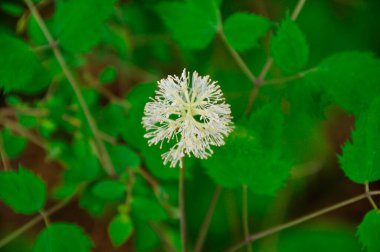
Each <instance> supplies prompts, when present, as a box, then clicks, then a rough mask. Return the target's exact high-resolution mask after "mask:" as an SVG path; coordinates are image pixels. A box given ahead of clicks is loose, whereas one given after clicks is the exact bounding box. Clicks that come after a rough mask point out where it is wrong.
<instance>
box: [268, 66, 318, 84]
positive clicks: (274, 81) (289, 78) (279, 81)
mask: <svg viewBox="0 0 380 252" xmlns="http://www.w3.org/2000/svg"><path fill="white" fill-rule="evenodd" d="M316 71H318V68H311V69H309V70H306V71H302V72H299V73H296V74H294V75H290V76H286V77H283V78H278V79H272V80H267V81H263V82H262V85H263V86H264V85H275V84H282V83H285V82H288V81H292V80H297V79H301V78H303V77H305V76H306V75H307V74H309V73H312V72H316Z"/></svg>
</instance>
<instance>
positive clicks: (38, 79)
mask: <svg viewBox="0 0 380 252" xmlns="http://www.w3.org/2000/svg"><path fill="white" fill-rule="evenodd" d="M0 55H1V57H0V66H1V67H0V89H4V90H5V91H19V92H23V93H25V94H34V93H37V92H40V91H41V90H43V89H44V88H46V87H47V85H49V82H50V77H49V74H47V71H45V69H44V68H43V66H42V64H41V61H40V59H39V58H38V57H37V56H36V55H35V53H34V52H33V51H32V50H31V48H30V47H29V46H28V45H27V44H26V43H24V42H23V41H22V40H19V39H17V38H14V37H12V36H9V35H6V34H0Z"/></svg>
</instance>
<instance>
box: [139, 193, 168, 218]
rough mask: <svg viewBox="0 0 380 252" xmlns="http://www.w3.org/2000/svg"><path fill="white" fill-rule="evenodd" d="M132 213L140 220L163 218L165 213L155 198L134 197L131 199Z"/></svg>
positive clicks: (165, 215)
mask: <svg viewBox="0 0 380 252" xmlns="http://www.w3.org/2000/svg"><path fill="white" fill-rule="evenodd" d="M132 211H133V213H134V214H135V215H136V216H137V217H138V218H140V219H142V220H146V221H148V220H155V221H159V220H164V219H166V218H167V214H166V212H165V211H164V209H163V208H162V206H161V205H160V204H159V203H158V202H157V200H153V199H148V198H142V197H135V198H133V201H132Z"/></svg>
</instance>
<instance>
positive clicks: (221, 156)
mask: <svg viewBox="0 0 380 252" xmlns="http://www.w3.org/2000/svg"><path fill="white" fill-rule="evenodd" d="M283 127H284V123H283V115H282V112H281V110H280V108H279V106H278V104H277V105H275V103H273V104H269V105H267V106H265V107H264V108H262V109H260V110H258V111H256V112H255V113H254V114H253V115H252V116H251V118H250V122H243V123H241V124H237V125H236V128H235V129H234V131H233V132H232V133H231V135H230V136H229V137H228V139H227V141H226V144H225V145H224V146H222V147H221V148H217V149H215V153H214V155H213V156H212V157H211V158H209V159H207V160H204V161H202V163H203V165H204V166H205V167H206V168H207V171H208V173H209V175H210V176H211V178H212V179H213V180H214V181H215V182H216V183H217V184H220V185H222V186H225V187H229V188H232V187H237V186H242V185H247V186H248V188H249V189H250V190H252V191H253V192H254V193H257V194H265V195H273V194H275V193H276V192H277V190H278V189H279V188H281V187H282V186H283V184H284V182H285V180H286V179H287V178H288V176H289V171H290V169H291V167H292V162H291V161H290V159H289V158H288V157H287V156H286V155H285V150H284V147H283V146H284V145H283V143H282V140H283V130H284V128H283Z"/></svg>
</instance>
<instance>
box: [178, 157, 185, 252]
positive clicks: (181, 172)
mask: <svg viewBox="0 0 380 252" xmlns="http://www.w3.org/2000/svg"><path fill="white" fill-rule="evenodd" d="M178 190H179V192H178V202H179V211H180V214H179V220H180V228H181V241H182V251H183V252H187V234H186V213H185V158H184V157H182V158H181V165H180V168H179V185H178Z"/></svg>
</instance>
